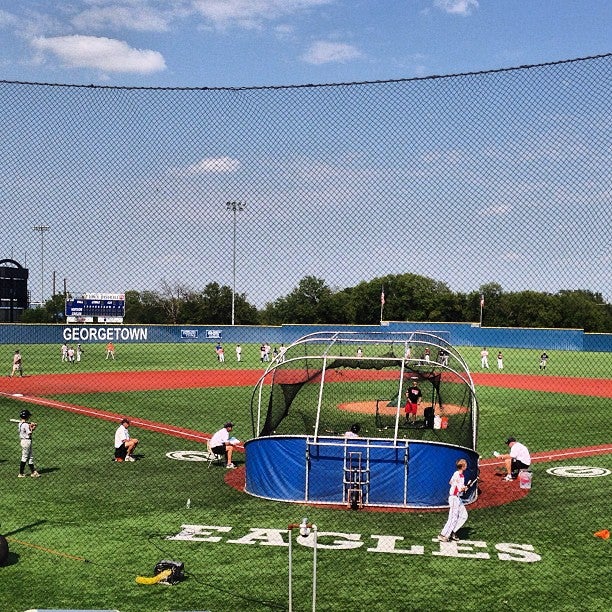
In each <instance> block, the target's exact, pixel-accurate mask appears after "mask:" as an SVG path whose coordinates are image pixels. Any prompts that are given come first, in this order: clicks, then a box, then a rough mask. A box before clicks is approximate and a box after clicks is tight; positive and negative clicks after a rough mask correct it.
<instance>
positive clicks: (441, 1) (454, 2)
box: [434, 0, 478, 15]
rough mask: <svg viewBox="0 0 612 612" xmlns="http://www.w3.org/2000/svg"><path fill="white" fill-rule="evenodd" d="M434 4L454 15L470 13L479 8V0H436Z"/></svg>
mask: <svg viewBox="0 0 612 612" xmlns="http://www.w3.org/2000/svg"><path fill="white" fill-rule="evenodd" d="M434 5H435V6H436V7H437V8H439V9H441V10H443V11H445V12H446V13H451V14H452V15H470V14H471V13H472V10H476V9H477V8H478V0H435V1H434Z"/></svg>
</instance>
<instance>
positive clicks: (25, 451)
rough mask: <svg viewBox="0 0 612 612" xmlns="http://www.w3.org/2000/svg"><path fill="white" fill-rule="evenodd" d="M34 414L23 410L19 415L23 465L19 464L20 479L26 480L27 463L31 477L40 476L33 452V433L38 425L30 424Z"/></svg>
mask: <svg viewBox="0 0 612 612" xmlns="http://www.w3.org/2000/svg"><path fill="white" fill-rule="evenodd" d="M31 416H32V413H31V412H30V411H29V410H22V411H21V412H20V413H19V418H20V419H21V421H20V422H19V425H18V426H17V427H18V430H19V442H20V443H21V463H20V464H19V474H17V476H18V477H19V478H25V476H26V475H25V466H26V463H27V464H28V465H29V466H30V476H31V477H32V478H38V477H39V476H40V474H39V473H38V472H37V471H36V468H35V467H34V453H33V451H32V432H33V431H34V430H35V429H36V423H30V417H31Z"/></svg>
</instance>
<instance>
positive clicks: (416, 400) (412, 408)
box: [405, 380, 423, 423]
mask: <svg viewBox="0 0 612 612" xmlns="http://www.w3.org/2000/svg"><path fill="white" fill-rule="evenodd" d="M422 398H423V393H422V392H421V390H420V389H419V387H418V385H417V381H416V380H413V381H412V387H410V388H409V389H408V391H406V410H405V412H406V420H407V421H408V422H410V421H412V422H413V423H414V422H415V421H416V417H417V411H418V409H419V404H420V403H421V400H422ZM411 415H412V419H411V418H410V416H411Z"/></svg>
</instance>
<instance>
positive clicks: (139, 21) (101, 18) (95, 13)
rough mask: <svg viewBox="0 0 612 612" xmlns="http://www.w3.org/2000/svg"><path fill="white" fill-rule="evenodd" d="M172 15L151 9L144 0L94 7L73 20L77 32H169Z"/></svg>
mask: <svg viewBox="0 0 612 612" xmlns="http://www.w3.org/2000/svg"><path fill="white" fill-rule="evenodd" d="M172 17H173V15H172V13H165V12H163V11H161V10H159V9H158V8H157V7H149V6H147V5H146V3H145V2H143V1H142V0H129V1H128V2H125V3H123V4H122V3H121V2H112V3H111V4H109V5H105V6H92V7H91V8H88V9H86V10H84V11H82V12H80V13H79V14H77V15H75V17H73V18H72V25H73V26H74V27H75V28H76V29H77V30H85V31H89V30H103V29H104V28H107V27H110V28H112V29H115V30H123V29H130V30H137V31H141V32H167V31H168V29H169V22H170V21H171V19H172Z"/></svg>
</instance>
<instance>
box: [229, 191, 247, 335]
mask: <svg viewBox="0 0 612 612" xmlns="http://www.w3.org/2000/svg"><path fill="white" fill-rule="evenodd" d="M225 206H226V207H227V210H229V211H231V212H232V214H233V217H234V238H233V248H232V279H233V281H232V325H234V322H235V315H236V217H237V215H238V213H239V212H242V211H243V210H244V209H245V208H246V204H245V203H244V202H227V203H226V204H225Z"/></svg>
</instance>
